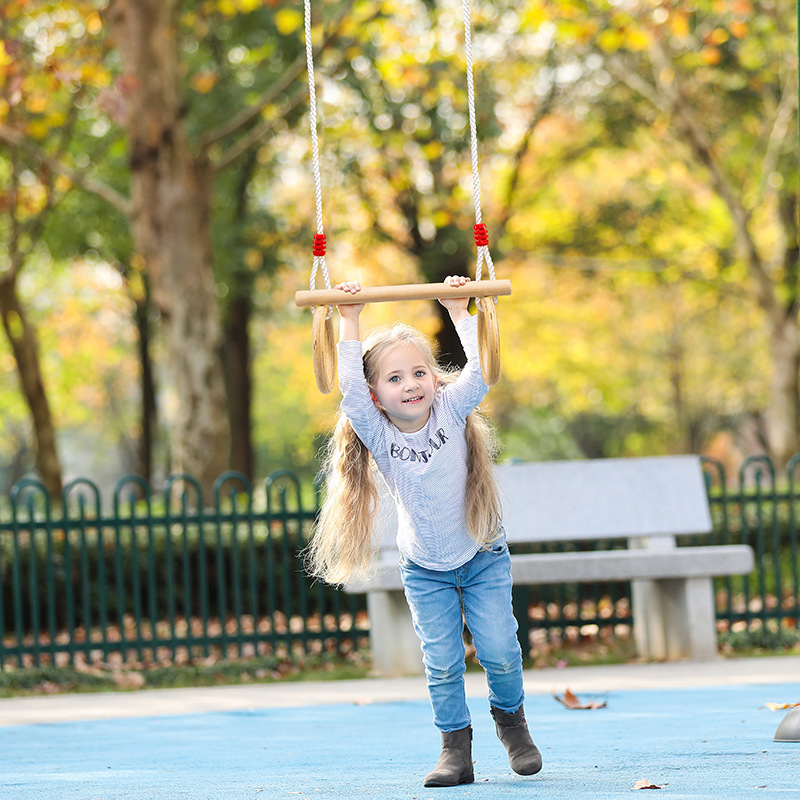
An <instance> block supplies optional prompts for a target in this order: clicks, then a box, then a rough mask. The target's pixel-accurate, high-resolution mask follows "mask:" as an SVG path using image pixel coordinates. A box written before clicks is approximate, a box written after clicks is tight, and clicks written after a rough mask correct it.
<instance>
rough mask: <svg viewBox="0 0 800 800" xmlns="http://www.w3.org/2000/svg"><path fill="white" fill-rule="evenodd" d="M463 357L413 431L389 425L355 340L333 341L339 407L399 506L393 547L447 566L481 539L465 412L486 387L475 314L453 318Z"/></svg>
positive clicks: (463, 558)
mask: <svg viewBox="0 0 800 800" xmlns="http://www.w3.org/2000/svg"><path fill="white" fill-rule="evenodd" d="M456 331H457V332H458V336H459V339H460V340H461V345H462V347H463V348H464V352H465V354H466V356H467V364H466V366H465V367H464V369H463V370H462V372H461V374H460V375H459V377H458V380H456V381H455V382H454V383H451V384H448V385H446V386H440V387H439V388H438V389H437V391H436V396H435V398H434V401H433V405H432V406H431V413H430V417H429V418H428V422H427V424H426V425H425V426H424V427H423V428H422V429H420V430H418V431H415V432H413V433H404V432H402V431H401V430H400V429H399V428H397V427H396V426H395V425H393V424H392V423H391V422H390V421H389V420H388V419H387V418H386V416H385V415H384V414H382V413H381V412H380V411H379V410H378V409H377V408H375V405H374V404H373V402H372V398H371V396H370V392H369V387H368V386H367V383H366V380H365V379H364V367H363V361H362V351H361V342H359V341H356V340H349V341H342V342H339V345H338V350H339V387H340V389H341V391H342V411H343V412H344V413H345V415H346V416H347V418H348V419H349V420H350V424H351V425H352V426H353V429H354V430H355V432H356V434H357V435H358V437H359V438H360V439H361V441H362V442H363V443H364V445H365V446H366V448H367V449H368V450H369V451H370V453H371V454H372V457H373V458H374V459H375V463H376V464H377V466H378V470H379V471H380V473H381V475H382V476H383V478H384V479H385V481H386V485H387V486H388V488H389V491H390V492H391V495H392V497H393V498H394V501H395V504H396V506H397V519H398V530H397V547H398V550H399V551H400V552H401V553H402V554H403V555H404V556H406V557H407V558H409V559H411V561H413V562H414V563H415V564H419V565H420V566H422V567H425V568H427V569H434V570H450V569H456V568H457V567H460V566H462V565H463V564H466V562H467V561H469V560H470V559H471V558H472V557H473V556H474V555H475V553H477V552H478V550H479V546H478V544H477V543H476V542H475V540H474V539H473V538H472V537H471V536H470V534H469V531H468V529H467V524H466V492H467V443H466V439H465V435H464V430H465V427H466V418H467V416H468V415H469V413H470V412H471V411H473V410H474V409H475V407H476V406H477V405H478V403H480V402H481V400H483V398H484V397H485V396H486V393H487V392H488V390H489V387H488V386H487V385H486V384H485V383H484V381H483V377H482V376H481V370H480V363H479V359H478V334H477V319H476V317H474V316H472V317H469V318H468V319H464V320H462V321H461V322H459V324H458V325H457V326H456Z"/></svg>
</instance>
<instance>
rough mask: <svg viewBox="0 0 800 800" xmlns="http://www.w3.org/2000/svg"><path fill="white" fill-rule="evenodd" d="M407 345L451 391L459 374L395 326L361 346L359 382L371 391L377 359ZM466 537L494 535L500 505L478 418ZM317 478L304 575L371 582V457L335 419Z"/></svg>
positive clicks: (483, 424)
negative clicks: (320, 486) (321, 486)
mask: <svg viewBox="0 0 800 800" xmlns="http://www.w3.org/2000/svg"><path fill="white" fill-rule="evenodd" d="M398 344H400V345H403V344H405V345H408V344H413V345H414V346H415V347H417V348H418V349H419V352H420V354H421V355H422V356H423V359H424V360H425V363H426V364H427V365H428V367H429V368H430V369H431V371H432V372H433V373H434V374H435V375H436V377H437V379H438V385H439V386H443V385H446V384H448V383H453V382H454V381H455V380H456V378H457V377H458V372H454V371H448V370H445V369H443V368H442V367H440V366H439V365H438V364H437V363H436V358H435V356H434V354H433V350H432V349H431V346H430V343H429V342H428V340H427V339H426V338H425V337H424V336H423V335H422V334H421V333H420V332H419V331H418V330H416V329H415V328H412V327H411V326H410V325H406V324H404V323H398V324H396V325H394V326H392V327H391V328H378V329H376V330H374V331H372V332H371V333H370V334H369V335H368V336H367V337H366V338H365V339H364V343H363V353H364V356H363V358H364V376H365V378H366V380H367V384H368V386H369V387H370V388H371V389H373V388H374V386H375V383H376V381H377V377H378V370H379V365H380V363H381V359H382V358H383V356H384V355H385V353H386V352H387V351H389V350H390V349H391V348H393V347H395V346H397V345H398ZM465 436H466V442H467V487H468V490H467V509H466V521H467V529H468V530H469V533H470V535H471V536H472V538H473V539H475V541H476V542H477V543H478V544H479V545H480V546H481V547H482V548H486V547H488V546H489V545H490V544H491V543H492V542H493V541H495V540H496V539H497V538H498V537H499V535H500V524H501V521H500V514H501V509H500V497H499V493H498V490H497V485H496V484H495V480H494V472H493V469H492V466H493V464H494V460H495V457H496V455H497V452H498V447H497V439H496V437H495V435H494V429H493V428H492V426H491V425H490V424H489V421H488V420H487V419H486V418H485V417H484V416H483V415H482V414H481V413H480V412H479V410H478V409H475V410H474V411H472V413H471V414H469V415H468V416H467V424H466V429H465ZM323 471H324V474H325V477H326V485H327V491H326V496H325V500H324V502H323V504H322V508H321V510H320V514H319V517H318V520H317V523H316V525H315V529H314V535H313V537H312V539H311V542H310V544H309V546H308V548H307V550H306V565H307V569H308V571H309V573H310V574H311V575H313V576H316V577H318V578H321V579H322V580H324V581H326V582H327V583H332V584H341V583H347V582H348V581H352V580H356V579H359V578H364V577H366V576H367V575H369V573H370V570H371V567H372V561H373V554H374V551H375V549H376V548H377V542H376V541H375V532H374V528H375V526H374V519H375V516H376V514H377V511H378V486H377V481H376V474H375V473H376V471H377V468H376V466H375V463H374V461H373V460H372V457H371V455H370V453H369V451H368V450H367V448H366V447H365V446H364V444H363V442H362V441H361V439H359V438H358V435H357V434H356V432H355V431H354V430H353V426H352V425H351V424H350V421H349V420H348V419H347V417H346V416H345V415H344V414H343V413H342V412H339V417H338V420H337V422H336V426H335V428H334V431H333V435H332V436H331V438H330V440H329V442H328V446H327V448H326V451H325V458H324V464H323Z"/></svg>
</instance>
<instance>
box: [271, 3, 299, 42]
mask: <svg viewBox="0 0 800 800" xmlns="http://www.w3.org/2000/svg"><path fill="white" fill-rule="evenodd" d="M302 24H303V15H302V14H301V13H300V12H299V11H297V10H296V9H294V8H282V9H281V10H280V11H278V12H277V13H276V14H275V27H276V28H277V29H278V33H280V34H282V35H283V36H289V35H290V34H292V33H294V32H295V31H296V30H297V29H298V28H300V26H301V25H302Z"/></svg>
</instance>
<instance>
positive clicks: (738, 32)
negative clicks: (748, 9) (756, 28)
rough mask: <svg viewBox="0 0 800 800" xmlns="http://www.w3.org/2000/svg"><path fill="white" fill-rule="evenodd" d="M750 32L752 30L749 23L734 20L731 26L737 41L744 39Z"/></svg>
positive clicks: (732, 33)
mask: <svg viewBox="0 0 800 800" xmlns="http://www.w3.org/2000/svg"><path fill="white" fill-rule="evenodd" d="M749 30H750V28H749V26H748V25H747V23H746V22H742V21H741V20H734V21H733V22H731V24H730V31H731V35H732V36H735V37H736V38H737V39H744V37H745V36H747V33H748V31H749Z"/></svg>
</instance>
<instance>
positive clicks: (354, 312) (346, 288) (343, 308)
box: [336, 281, 364, 319]
mask: <svg viewBox="0 0 800 800" xmlns="http://www.w3.org/2000/svg"><path fill="white" fill-rule="evenodd" d="M336 288H337V289H340V290H341V291H343V292H347V293H348V294H358V293H359V292H360V291H361V284H360V283H359V282H358V281H343V282H342V283H338V284H337V285H336ZM336 308H337V309H338V311H339V314H340V316H341V317H342V318H344V319H353V318H355V319H358V315H359V314H360V313H361V312H362V311H363V310H364V304H363V303H342V304H341V305H337V306H336Z"/></svg>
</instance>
